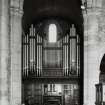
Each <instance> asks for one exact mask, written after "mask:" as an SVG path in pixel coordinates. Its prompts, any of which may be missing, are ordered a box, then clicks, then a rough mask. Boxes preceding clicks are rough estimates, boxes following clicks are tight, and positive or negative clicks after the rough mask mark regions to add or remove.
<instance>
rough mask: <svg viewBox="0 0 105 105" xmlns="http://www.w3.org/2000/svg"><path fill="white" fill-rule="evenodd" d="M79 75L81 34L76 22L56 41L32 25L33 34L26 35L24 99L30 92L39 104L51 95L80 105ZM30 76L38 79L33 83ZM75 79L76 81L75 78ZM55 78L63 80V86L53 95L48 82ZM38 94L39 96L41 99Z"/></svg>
mask: <svg viewBox="0 0 105 105" xmlns="http://www.w3.org/2000/svg"><path fill="white" fill-rule="evenodd" d="M79 77H80V37H79V35H77V34H76V28H75V27H74V25H72V27H70V31H69V33H68V34H67V35H65V36H63V37H62V38H60V39H59V40H58V41H57V42H56V43H53V44H52V43H49V42H48V40H47V39H46V38H44V37H43V36H42V35H39V34H38V33H37V32H36V30H35V28H34V27H33V25H31V27H30V31H29V34H27V35H25V34H23V36H22V79H23V102H24V101H25V100H26V97H27V96H28V93H29V94H30V95H29V96H31V97H34V99H33V103H34V104H35V105H42V104H43V102H44V101H45V100H47V97H56V99H59V101H62V102H60V103H61V105H79ZM30 79H31V80H32V79H33V81H34V82H33V83H32V84H31V83H30V82H29V84H27V82H26V83H25V82H24V81H27V80H30ZM34 79H35V80H34ZM44 79H45V81H44ZM72 79H73V80H75V79H76V81H75V82H72ZM39 80H40V81H39ZM52 80H53V84H54V81H55V84H58V83H57V81H58V80H59V83H60V84H61V87H62V92H61V94H60V95H56V96H54V95H50V96H49V95H46V94H45V93H44V90H45V87H44V86H45V84H49V81H50V84H52V83H51V81H52ZM66 80H68V81H67V82H66V84H65V81H66ZM36 81H38V84H36ZM38 86H39V87H38ZM38 91H39V93H40V94H39V93H38ZM34 93H35V94H34ZM36 93H38V95H36ZM35 97H39V98H38V99H36V101H37V102H36V101H35ZM48 99H49V98H48ZM53 99H54V98H53ZM38 100H39V101H38Z"/></svg>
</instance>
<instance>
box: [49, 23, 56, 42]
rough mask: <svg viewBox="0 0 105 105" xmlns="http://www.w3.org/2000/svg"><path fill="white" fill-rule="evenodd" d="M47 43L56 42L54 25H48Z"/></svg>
mask: <svg viewBox="0 0 105 105" xmlns="http://www.w3.org/2000/svg"><path fill="white" fill-rule="evenodd" d="M48 41H49V42H50V43H55V42H56V41H57V27H56V25H55V24H50V25H49V30H48Z"/></svg>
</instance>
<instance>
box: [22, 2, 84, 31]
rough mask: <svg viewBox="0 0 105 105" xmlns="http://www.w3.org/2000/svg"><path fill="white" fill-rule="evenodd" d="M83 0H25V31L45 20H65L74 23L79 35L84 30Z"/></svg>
mask: <svg viewBox="0 0 105 105" xmlns="http://www.w3.org/2000/svg"><path fill="white" fill-rule="evenodd" d="M80 7H81V0H25V1H24V7H23V8H24V15H23V22H22V23H23V29H24V30H26V29H27V28H28V27H29V26H30V24H32V23H36V22H38V21H40V20H43V19H49V18H57V19H63V20H66V21H68V22H70V24H72V23H74V24H75V25H76V27H77V30H78V32H79V33H81V32H82V30H83V28H82V25H83V16H82V10H81V8H80Z"/></svg>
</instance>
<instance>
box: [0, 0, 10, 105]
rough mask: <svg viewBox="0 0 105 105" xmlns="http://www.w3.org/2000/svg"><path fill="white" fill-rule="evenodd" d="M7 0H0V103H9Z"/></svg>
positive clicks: (1, 104)
mask: <svg viewBox="0 0 105 105" xmlns="http://www.w3.org/2000/svg"><path fill="white" fill-rule="evenodd" d="M9 35H10V34H9V0H0V105H9V97H10V93H9V86H10V82H9V78H10V43H9V39H10V36H9Z"/></svg>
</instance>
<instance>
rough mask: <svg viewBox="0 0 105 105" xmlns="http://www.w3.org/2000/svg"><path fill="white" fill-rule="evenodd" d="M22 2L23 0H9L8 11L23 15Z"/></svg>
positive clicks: (12, 13)
mask: <svg viewBox="0 0 105 105" xmlns="http://www.w3.org/2000/svg"><path fill="white" fill-rule="evenodd" d="M23 3H24V0H11V2H10V13H11V15H16V16H17V15H18V16H22V15H23Z"/></svg>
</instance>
